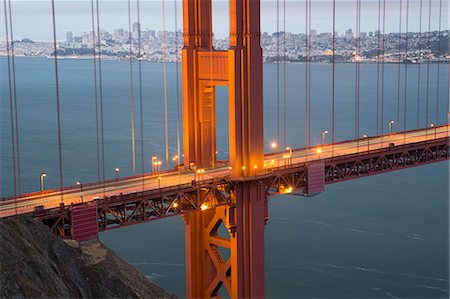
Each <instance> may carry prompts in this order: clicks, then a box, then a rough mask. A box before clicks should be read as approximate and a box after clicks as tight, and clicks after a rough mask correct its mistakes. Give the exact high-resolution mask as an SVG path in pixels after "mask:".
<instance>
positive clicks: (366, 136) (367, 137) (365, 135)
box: [363, 134, 369, 151]
mask: <svg viewBox="0 0 450 299" xmlns="http://www.w3.org/2000/svg"><path fill="white" fill-rule="evenodd" d="M363 137H364V138H366V139H367V151H369V135H367V134H364V135H363Z"/></svg>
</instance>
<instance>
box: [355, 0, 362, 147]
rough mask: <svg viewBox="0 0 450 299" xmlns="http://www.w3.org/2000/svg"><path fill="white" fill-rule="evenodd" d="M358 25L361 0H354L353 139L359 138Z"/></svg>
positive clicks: (359, 40) (359, 41)
mask: <svg viewBox="0 0 450 299" xmlns="http://www.w3.org/2000/svg"><path fill="white" fill-rule="evenodd" d="M360 26H361V0H356V36H355V38H356V55H357V56H356V59H355V62H356V63H355V139H358V138H359V105H360V103H359V100H360V97H359V93H360V79H361V78H360V66H361V64H360V62H359V61H358V57H359V56H360V52H361V47H360V43H361V39H360Z"/></svg>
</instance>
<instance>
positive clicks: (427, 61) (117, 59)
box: [0, 54, 450, 65]
mask: <svg viewBox="0 0 450 299" xmlns="http://www.w3.org/2000/svg"><path fill="white" fill-rule="evenodd" d="M7 57H8V56H7V55H5V54H0V58H7ZM14 57H15V58H40V59H47V60H53V57H50V56H40V55H35V56H29V55H20V54H19V55H17V54H16V55H15V56H14ZM92 59H93V56H58V60H92ZM102 60H108V61H129V59H128V58H119V57H115V56H102ZM134 60H136V59H134ZM136 61H137V60H136ZM141 61H142V62H150V63H164V61H161V60H146V59H142V60H141ZM177 62H178V63H181V60H179V61H166V63H177ZM449 62H450V59H449V58H446V59H442V60H439V61H438V60H437V59H432V60H424V61H423V62H421V63H419V62H410V63H404V62H396V61H384V62H382V61H380V63H385V64H408V65H419V64H422V65H423V64H428V63H430V64H437V63H440V64H441V63H444V64H448V63H449ZM263 63H264V64H277V63H276V62H263ZM281 63H283V61H280V64H281ZM305 63H306V62H297V61H296V62H291V61H286V64H305ZM311 63H314V64H332V63H331V62H327V61H312V62H311ZM356 63H360V64H377V63H378V62H377V61H375V60H364V61H359V62H354V61H339V62H338V61H336V62H335V64H356Z"/></svg>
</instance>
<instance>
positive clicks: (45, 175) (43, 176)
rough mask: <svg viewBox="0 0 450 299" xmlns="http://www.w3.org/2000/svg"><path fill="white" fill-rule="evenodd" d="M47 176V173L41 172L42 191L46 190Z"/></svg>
mask: <svg viewBox="0 0 450 299" xmlns="http://www.w3.org/2000/svg"><path fill="white" fill-rule="evenodd" d="M46 177H47V173H45V172H41V192H44V189H45V178H46Z"/></svg>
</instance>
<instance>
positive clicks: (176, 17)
mask: <svg viewBox="0 0 450 299" xmlns="http://www.w3.org/2000/svg"><path fill="white" fill-rule="evenodd" d="M174 7H175V8H174V15H175V49H176V53H177V54H176V59H175V84H176V96H177V155H178V160H177V161H178V171H180V170H181V169H180V166H179V165H181V115H180V112H181V111H180V82H179V80H180V78H179V61H178V59H179V49H178V8H177V0H174ZM213 154H214V159H216V158H217V157H216V156H215V152H214V153H213Z"/></svg>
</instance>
